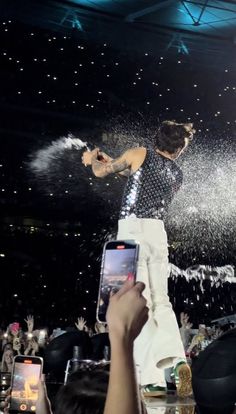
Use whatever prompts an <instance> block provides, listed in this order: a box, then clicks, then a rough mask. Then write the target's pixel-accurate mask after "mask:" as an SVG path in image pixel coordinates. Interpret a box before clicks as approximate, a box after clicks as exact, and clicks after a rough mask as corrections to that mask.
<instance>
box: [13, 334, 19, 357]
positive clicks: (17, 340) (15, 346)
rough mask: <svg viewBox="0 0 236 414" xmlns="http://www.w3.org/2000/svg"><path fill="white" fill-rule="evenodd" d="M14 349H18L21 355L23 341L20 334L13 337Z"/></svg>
mask: <svg viewBox="0 0 236 414" xmlns="http://www.w3.org/2000/svg"><path fill="white" fill-rule="evenodd" d="M13 350H14V351H16V352H17V353H18V355H20V350H21V342H20V338H19V337H18V336H14V339H13Z"/></svg>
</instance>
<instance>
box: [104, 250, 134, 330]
mask: <svg viewBox="0 0 236 414" xmlns="http://www.w3.org/2000/svg"><path fill="white" fill-rule="evenodd" d="M137 258H138V245H137V244H136V243H134V242H133V243H132V242H130V243H128V242H109V243H108V244H107V245H106V247H105V250H104V253H103V266H102V271H101V282H100V292H99V298H98V311H97V314H98V319H99V321H101V322H105V316H106V311H107V307H108V304H109V299H110V296H111V295H112V294H114V293H116V292H118V290H120V288H121V287H122V285H123V284H124V282H125V281H126V279H127V277H128V276H129V275H133V276H134V277H135V275H136V267H137Z"/></svg>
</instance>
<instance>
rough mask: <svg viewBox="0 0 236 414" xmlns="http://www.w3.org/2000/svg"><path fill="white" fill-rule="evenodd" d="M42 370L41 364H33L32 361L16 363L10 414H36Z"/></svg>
mask: <svg viewBox="0 0 236 414" xmlns="http://www.w3.org/2000/svg"><path fill="white" fill-rule="evenodd" d="M24 360H25V361H27V358H24ZM41 369H42V365H41V364H36V363H32V361H31V360H30V359H29V360H28V362H23V361H22V362H17V361H16V362H15V368H14V376H13V382H12V393H11V403H10V412H14V411H15V412H35V410H36V401H37V399H38V382H39V379H40V376H41Z"/></svg>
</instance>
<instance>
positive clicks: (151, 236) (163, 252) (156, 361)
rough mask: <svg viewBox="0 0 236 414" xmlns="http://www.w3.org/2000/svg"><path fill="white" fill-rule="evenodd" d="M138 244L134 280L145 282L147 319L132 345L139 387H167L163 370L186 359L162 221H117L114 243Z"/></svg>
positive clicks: (136, 219) (137, 219)
mask: <svg viewBox="0 0 236 414" xmlns="http://www.w3.org/2000/svg"><path fill="white" fill-rule="evenodd" d="M131 239H132V240H136V241H137V242H139V243H140V253H139V262H138V271H137V281H141V282H143V283H145V285H146V288H145V290H144V292H143V295H144V296H145V298H146V299H147V306H148V307H149V319H148V321H147V323H146V324H145V325H144V327H143V329H142V332H141V333H140V335H139V336H138V338H136V340H135V343H134V359H135V364H136V366H137V373H138V382H139V383H140V385H147V384H158V385H160V386H166V382H165V377H164V368H168V367H171V366H173V365H174V364H175V363H176V362H177V361H178V360H179V359H181V360H183V359H184V360H185V353H184V347H183V344H182V341H181V337H180V333H179V328H178V324H177V321H176V317H175V314H174V311H173V309H172V305H171V303H170V300H169V296H168V275H169V270H168V246H167V235H166V231H165V228H164V224H163V221H161V220H155V219H139V218H128V219H122V220H119V223H118V234H117V240H131Z"/></svg>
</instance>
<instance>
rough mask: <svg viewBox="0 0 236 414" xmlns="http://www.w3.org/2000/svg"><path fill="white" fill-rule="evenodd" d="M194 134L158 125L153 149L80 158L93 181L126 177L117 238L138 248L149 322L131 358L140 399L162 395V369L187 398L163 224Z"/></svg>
mask: <svg viewBox="0 0 236 414" xmlns="http://www.w3.org/2000/svg"><path fill="white" fill-rule="evenodd" d="M194 133H195V130H194V129H193V124H190V123H185V124H179V123H176V122H174V121H164V122H162V124H161V125H160V128H159V129H158V131H157V133H156V137H155V146H154V147H153V148H144V147H138V148H132V149H129V150H128V151H126V152H125V153H124V154H123V155H121V156H120V157H119V158H117V159H114V160H113V159H112V158H110V157H109V156H107V155H106V154H104V153H101V152H100V151H99V149H98V148H96V149H95V150H93V151H91V152H90V151H86V152H84V153H83V156H82V162H83V164H84V165H85V166H88V165H91V167H92V171H93V173H94V174H95V176H96V177H105V176H107V175H109V174H112V173H119V174H122V175H126V176H128V180H127V184H126V187H125V190H124V194H123V200H122V204H121V209H120V219H119V223H118V235H117V238H118V239H119V240H127V239H134V240H137V241H138V242H139V243H140V257H139V264H138V272H137V281H142V282H144V283H145V285H146V288H145V291H144V293H143V294H144V296H145V297H146V299H147V305H148V307H149V319H148V321H147V323H146V324H145V326H144V327H143V330H142V332H141V334H140V335H139V336H138V338H137V339H136V341H135V344H134V357H135V363H136V365H137V369H138V371H139V373H140V375H139V378H138V381H139V383H140V384H141V386H142V392H143V395H144V396H145V397H146V396H148V397H149V396H150V397H154V396H156V397H157V396H163V395H165V391H166V382H165V378H164V369H165V368H168V367H173V374H174V377H175V382H176V386H177V393H178V395H179V396H181V397H186V396H188V395H190V394H191V393H192V387H191V370H190V368H189V366H188V365H187V363H186V358H185V353H184V348H183V344H182V341H181V338H180V333H179V328H178V324H177V321H176V317H175V314H174V312H173V309H172V305H171V303H170V301H169V297H168V283H167V282H168V275H169V274H168V245H167V235H166V232H165V228H164V223H163V220H164V218H165V216H166V213H167V210H168V207H169V206H170V203H171V201H172V199H173V197H174V195H175V194H176V192H177V191H178V190H179V188H180V187H181V184H182V180H183V175H182V172H181V169H180V168H179V167H178V166H177V165H176V163H175V162H174V160H175V159H177V158H178V157H179V156H180V155H181V154H182V152H183V151H184V149H185V148H186V147H187V146H188V144H189V141H191V140H192V138H193V135H194Z"/></svg>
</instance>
